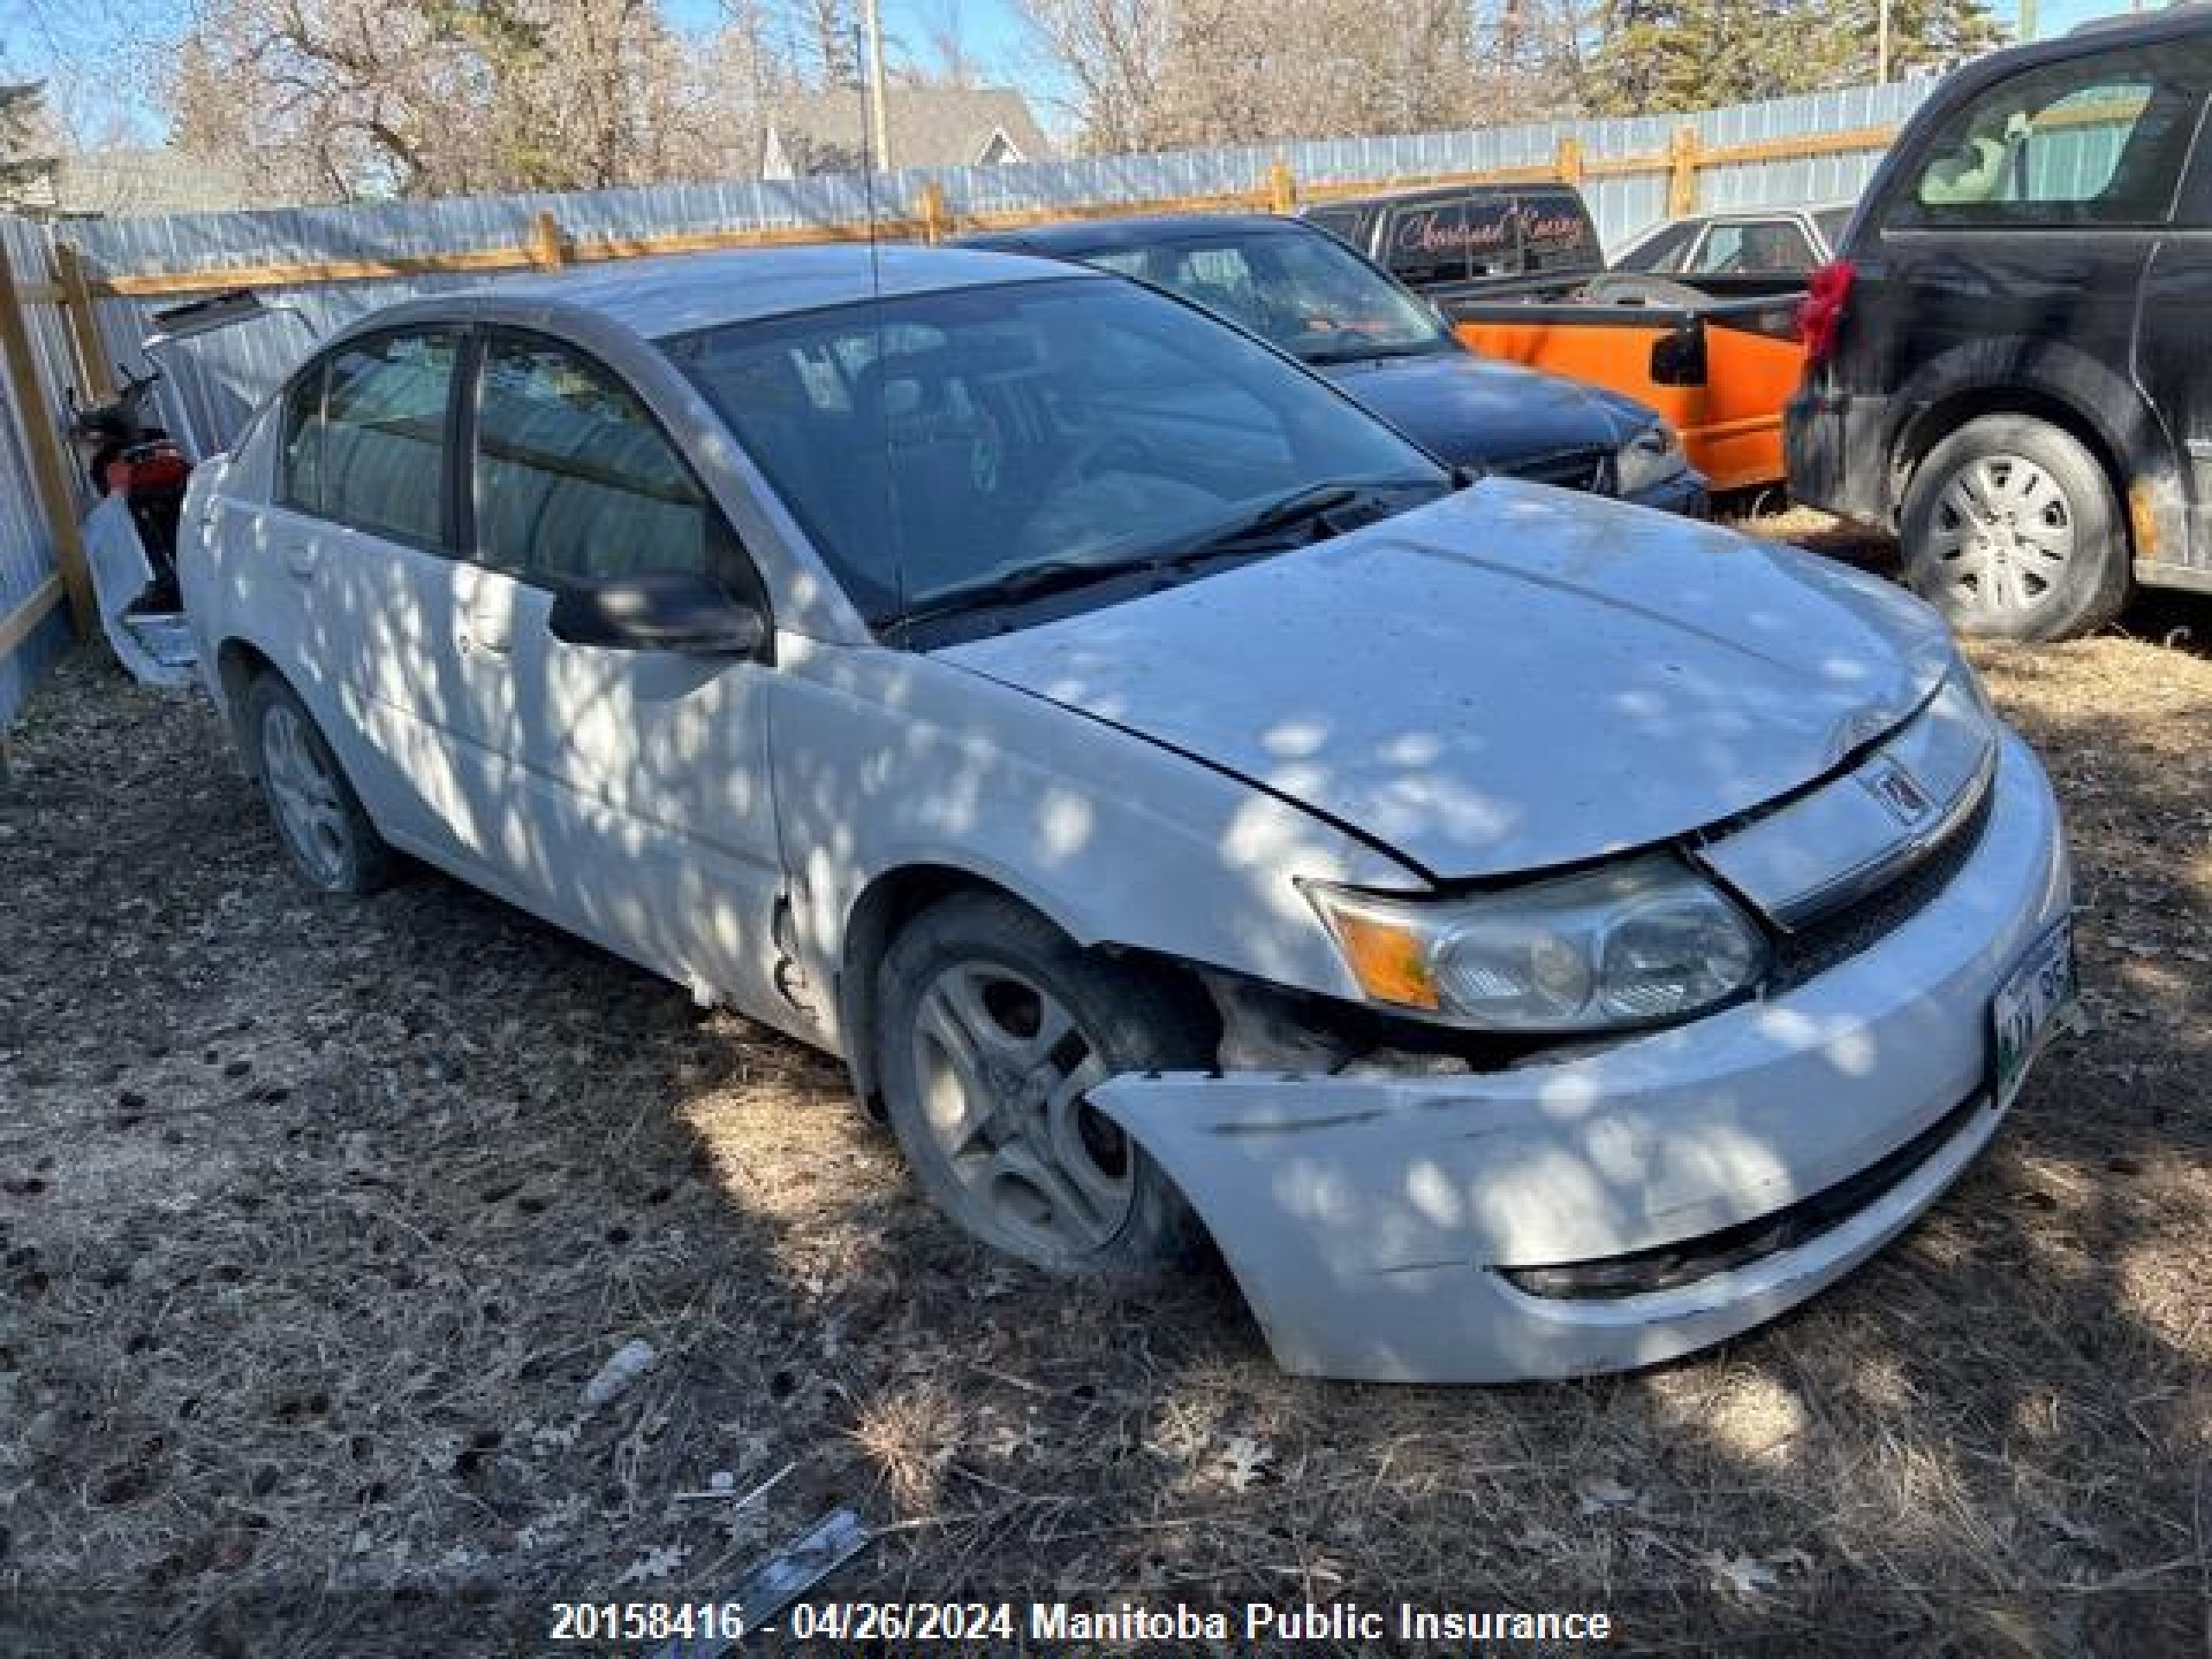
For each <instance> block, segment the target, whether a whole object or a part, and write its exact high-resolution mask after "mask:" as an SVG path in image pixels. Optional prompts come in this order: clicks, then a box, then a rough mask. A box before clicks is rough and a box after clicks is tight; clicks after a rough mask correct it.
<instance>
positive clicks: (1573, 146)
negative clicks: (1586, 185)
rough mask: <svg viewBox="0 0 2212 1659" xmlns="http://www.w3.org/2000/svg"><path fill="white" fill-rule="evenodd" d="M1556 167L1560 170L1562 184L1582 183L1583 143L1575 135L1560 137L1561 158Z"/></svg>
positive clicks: (1564, 133)
mask: <svg viewBox="0 0 2212 1659" xmlns="http://www.w3.org/2000/svg"><path fill="white" fill-rule="evenodd" d="M1554 165H1556V166H1557V167H1558V168H1559V178H1560V183H1561V184H1580V183H1581V182H1582V141H1581V140H1580V138H1578V137H1575V136H1574V135H1573V133H1571V132H1563V133H1561V134H1560V139H1559V156H1558V159H1557V161H1556V162H1555V163H1554Z"/></svg>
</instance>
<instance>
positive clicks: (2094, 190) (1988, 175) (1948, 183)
mask: <svg viewBox="0 0 2212 1659" xmlns="http://www.w3.org/2000/svg"><path fill="white" fill-rule="evenodd" d="M2208 59H2212V54H2208V53H2207V51H2206V49H2205V48H2202V47H2182V46H2168V47H2164V48H2160V49H2159V51H2158V54H2157V55H2156V56H2155V57H2153V56H2152V54H2149V53H2146V52H2142V51H2134V50H2131V51H2126V52H2108V53H2101V54H2097V55H2095V56H2094V57H2089V58H2083V59H2079V60H2073V61H2070V62H2066V63H2060V64H2053V65H2050V66H2049V67H2045V68H2042V69H2037V70H2034V71H2031V72H2030V73H2026V74H2024V75H2018V76H2015V77H2014V78H2013V79H2011V80H2007V81H2005V82H2003V83H2002V84H2000V85H1999V86H1994V87H1992V88H1991V89H1989V90H1988V91H1987V92H1984V93H1982V94H1981V95H1980V97H1979V98H1977V99H1974V101H1973V102H1972V103H1969V104H1968V105H1966V106H1965V107H1964V108H1962V109H1961V110H1960V111H1958V112H1957V113H1956V114H1955V115H1954V116H1953V117H1952V118H1950V120H1949V121H1948V122H1947V123H1945V124H1944V125H1943V127H1942V129H1941V130H1940V131H1939V132H1938V133H1937V136H1936V140H1935V142H1934V143H1933V144H1932V145H1931V146H1930V147H1929V151H1928V155H1927V158H1926V160H1925V161H1923V162H1922V164H1921V168H1920V172H1919V175H1918V177H1917V179H1916V182H1915V188H1914V190H1913V193H1912V197H1911V200H1910V202H1908V203H1907V204H1905V207H1906V218H1907V219H1908V220H1909V221H1910V222H1917V223H1920V224H1926V225H1986V226H2006V225H2082V224H2104V225H2155V224H2163V223H2164V221H2165V219H2166V218H2167V216H2168V214H2169V213H2171V209H2172V207H2173V199H2174V191H2175V188H2176V187H2177V185H2178V183H2179V182H2180V178H2181V170H2182V166H2183V162H2185V161H2186V160H2187V159H2188V156H2189V148H2190V137H2191V136H2192V134H2193V133H2194V131H2195V129H2196V118H2197V113H2198V111H2199V109H2200V108H2201V106H2202V101H2203V96H2204V88H2205V83H2206V79H2207V70H2208V67H2212V64H2209V63H2208Z"/></svg>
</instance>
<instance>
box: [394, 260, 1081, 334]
mask: <svg viewBox="0 0 2212 1659" xmlns="http://www.w3.org/2000/svg"><path fill="white" fill-rule="evenodd" d="M1075 275H1076V273H1074V272H1072V271H1071V270H1070V269H1069V267H1068V266H1066V265H1065V264H1052V263H1049V262H1047V261H1046V260H1042V259H1027V258H1023V257H1020V256H1019V255H1015V254H1010V253H987V252H984V251H980V250H976V249H968V248H930V247H922V246H919V245H913V244H910V243H883V244H880V245H878V246H877V247H876V248H874V250H871V249H870V248H869V247H868V245H867V244H866V243H862V242H850V243H834V244H826V245H813V246H805V247H792V248H746V249H736V250H731V251H723V252H715V253H696V254H682V255H659V256H656V257H649V258H642V259H624V260H614V261H611V262H609V263H607V264H601V265H588V266H583V267H580V268H578V269H575V270H567V271H562V272H560V273H558V274H550V275H546V276H543V277H527V278H524V279H522V280H519V281H508V282H504V283H495V284H492V285H489V286H486V287H483V288H476V289H467V290H465V291H463V292H461V293H458V294H442V295H438V296H433V297H429V298H425V299H420V300H415V301H411V302H407V303H405V304H403V305H399V306H395V307H393V308H391V309H390V310H388V311H385V312H380V313H378V314H377V315H376V316H375V317H373V318H367V319H364V320H363V321H364V322H365V323H375V324H383V323H386V322H391V321H422V320H423V319H426V318H436V317H466V316H468V315H475V314H478V313H489V312H493V311H500V312H512V310H513V308H515V307H517V306H518V305H522V306H527V305H532V304H545V305H550V306H557V307H561V308H568V309H570V310H580V311H585V312H589V313H592V314H594V315H597V316H600V317H604V318H606V319H607V320H608V321H612V322H614V323H617V324H620V326H622V327H626V328H627V329H629V330H631V331H632V333H634V334H642V335H644V336H645V338H646V339H649V340H658V339H664V338H666V337H667V336H669V335H671V334H689V333H690V332H692V331H693V330H695V329H700V328H714V327H721V326H722V325H723V324H726V323H733V322H749V321H757V320H759V319H761V318H766V317H780V316H790V315H796V314H798V313H800V312H806V311H818V310H823V309H826V308H830V307H833V306H839V305H848V304H853V303H855V302H860V301H862V300H868V299H874V298H887V299H888V298H896V297H900V296H906V295H913V294H931V293H940V292H943V291H944V290H947V289H963V288H984V287H991V286H995V285H997V284H1000V283H1024V282H1045V281H1056V280H1057V281H1065V280H1068V279H1070V278H1071V277H1073V276H1075Z"/></svg>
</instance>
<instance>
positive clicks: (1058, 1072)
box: [913, 962, 1136, 1257]
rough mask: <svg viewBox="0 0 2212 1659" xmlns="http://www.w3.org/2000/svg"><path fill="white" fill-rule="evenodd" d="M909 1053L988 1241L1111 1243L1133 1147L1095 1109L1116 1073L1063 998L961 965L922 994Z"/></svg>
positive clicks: (1130, 1178) (948, 1158) (924, 1110)
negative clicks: (1093, 1098) (1096, 1095)
mask: <svg viewBox="0 0 2212 1659" xmlns="http://www.w3.org/2000/svg"><path fill="white" fill-rule="evenodd" d="M913 1052H914V1071H915V1076H916V1077H917V1079H918V1082H919V1084H920V1092H921V1116H922V1121H923V1123H924V1125H925V1128H926V1131H927V1133H928V1134H929V1135H930V1137H931V1141H932V1142H933V1143H934V1148H935V1150H936V1152H937V1153H938V1155H939V1156H940V1157H941V1158H942V1160H943V1161H944V1165H945V1166H946V1167H947V1168H948V1169H949V1170H950V1173H951V1175H952V1177H953V1179H954V1181H955V1182H956V1183H957V1185H958V1187H959V1190H960V1192H961V1195H962V1197H963V1198H964V1200H965V1207H966V1209H967V1211H968V1212H969V1219H970V1220H971V1222H972V1223H973V1224H975V1225H976V1228H977V1230H979V1231H981V1232H982V1234H983V1235H984V1236H985V1237H986V1238H988V1240H990V1242H992V1243H996V1244H1000V1245H1001V1246H1004V1247H1007V1248H1009V1249H1013V1250H1014V1251H1015V1252H1017V1253H1019V1254H1023V1255H1029V1256H1033V1257H1034V1256H1039V1255H1044V1256H1047V1257H1057V1256H1065V1255H1088V1254H1090V1253H1092V1252H1094V1251H1096V1250H1098V1249H1103V1248H1104V1247H1105V1246H1106V1245H1108V1244H1109V1243H1111V1242H1112V1241H1113V1239H1114V1238H1115V1237H1116V1235H1118V1234H1119V1233H1120V1232H1121V1230H1122V1227H1123V1226H1124V1225H1125V1224H1127V1222H1128V1217H1129V1211H1130V1209H1131V1207H1132V1205H1134V1204H1135V1198H1136V1179H1135V1177H1136V1154H1135V1148H1134V1147H1132V1146H1131V1144H1130V1142H1129V1141H1128V1137H1127V1136H1126V1135H1123V1134H1122V1131H1121V1129H1120V1128H1118V1127H1117V1126H1116V1124H1115V1123H1114V1122H1113V1121H1112V1120H1111V1119H1109V1118H1108V1117H1107V1116H1105V1115H1104V1114H1103V1113H1102V1112H1100V1111H1099V1110H1098V1109H1096V1107H1095V1106H1093V1105H1091V1103H1090V1090H1092V1089H1093V1088H1095V1087H1096V1086H1097V1085H1098V1084H1101V1083H1103V1082H1104V1081H1105V1080H1106V1078H1107V1077H1108V1076H1109V1071H1108V1068H1107V1065H1106V1063H1105V1061H1104V1060H1103V1058H1101V1057H1100V1056H1099V1054H1098V1052H1097V1049H1096V1046H1094V1045H1093V1044H1092V1042H1091V1040H1090V1038H1089V1037H1088V1036H1087V1035H1086V1034H1085V1033H1084V1031H1083V1029H1082V1028H1081V1027H1080V1026H1078V1025H1077V1022H1076V1020H1075V1017H1074V1016H1073V1015H1072V1014H1070V1013H1069V1012H1068V1010H1067V1008H1066V1007H1065V1006H1064V1005H1063V1004H1062V1003H1061V1002H1060V1001H1059V999H1058V998H1057V997H1055V996H1054V995H1052V993H1051V992H1049V991H1047V990H1046V989H1045V988H1044V987H1042V986H1041V985H1039V984H1038V983H1037V982H1035V981H1034V980H1033V979H1031V978H1029V977H1028V976H1026V975H1023V974H1020V973H1018V972H1016V971H1014V970H1013V969H1008V968H1005V967H1001V966H999V965H997V964H995V963H977V962H966V963H954V964H952V965H951V966H950V967H948V968H946V969H944V970H943V971H942V972H940V973H939V974H938V976H936V977H935V978H934V979H932V980H931V982H930V983H929V985H928V986H927V987H926V988H925V989H924V991H923V993H922V995H921V998H920V1001H919V1002H918V1007H917V1014H916V1018H915V1020H914V1028H913Z"/></svg>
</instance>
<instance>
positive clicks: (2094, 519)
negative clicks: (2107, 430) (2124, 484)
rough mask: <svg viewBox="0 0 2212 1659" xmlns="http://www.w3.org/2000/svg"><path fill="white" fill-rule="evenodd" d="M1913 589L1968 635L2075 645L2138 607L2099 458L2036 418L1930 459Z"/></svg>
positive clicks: (1908, 535) (1910, 567)
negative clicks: (2131, 604)
mask: <svg viewBox="0 0 2212 1659" xmlns="http://www.w3.org/2000/svg"><path fill="white" fill-rule="evenodd" d="M1899 530H1900V532H1901V535H1902V538H1903V542H1904V570H1905V580H1906V581H1907V582H1910V584H1911V587H1912V589H1913V591H1914V592H1915V593H1916V594H1919V595H1920V596H1921V597H1922V598H1923V599H1924V600H1926V601H1928V602H1929V604H1931V605H1933V606H1934V607H1936V609H1937V610H1939V611H1941V612H1942V613H1943V615H1944V616H1945V618H1947V619H1948V620H1949V622H1950V624H1951V626H1953V627H1955V628H1956V629H1957V630H1958V631H1959V632H1961V633H1971V634H1982V635H1986V636H1989V637H1991V638H1995V639H2027V640H2048V639H2074V638H2075V637H2077V636H2078V635H2081V634H2085V633H2094V632H2095V631H2096V630H2097V629H2099V628H2101V627H2103V626H2105V624H2107V622H2110V621H2111V620H2113V618H2114V617H2116V616H2118V615H2119V614H2120V610H2121V608H2122V607H2124V606H2126V603H2127V596H2128V591H2129V588H2130V585H2131V581H2132V570H2131V563H2132V561H2131V557H2130V551H2129V547H2128V539H2127V531H2126V525H2125V524H2124V523H2123V522H2122V520H2121V518H2120V505H2119V503H2118V501H2117V500H2115V499H2114V498H2113V489H2112V485H2111V483H2110V481H2109V480H2107V478H2106V477H2105V473H2104V468H2103V467H2100V466H2099V465H2098V464H2097V461H2096V457H2095V456H2094V455H2092V454H2090V453H2089V452H2088V449H2086V448H2083V447H2082V443H2081V441H2080V440H2079V439H2077V438H2075V436H2074V435H2072V434H2071V433H2069V432H2066V431H2064V430H2063V429H2060V428H2058V427H2056V426H2053V425H2051V424H2050V423H2048V422H2046V421H2039V420H2037V419H2035V418H2033V417H2032V416H2025V415H1985V416H1981V417H1980V419H1978V420H1973V421H1969V422H1967V423H1966V424H1965V425H1964V426H1962V427H1961V428H1960V429H1958V430H1957V431H1955V432H1954V433H1952V434H1951V435H1949V436H1948V437H1947V438H1945V439H1944V440H1943V441H1942V442H1941V443H1939V444H1937V445H1936V447H1935V448H1933V449H1930V450H1929V452H1928V454H1927V456H1926V457H1925V458H1924V459H1923V461H1921V463H1920V465H1919V466H1918V467H1916V468H1915V469H1914V472H1913V474H1912V482H1911V483H1910V486H1907V488H1906V490H1905V495H1904V512H1903V514H1902V516H1901V522H1900V524H1899Z"/></svg>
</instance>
